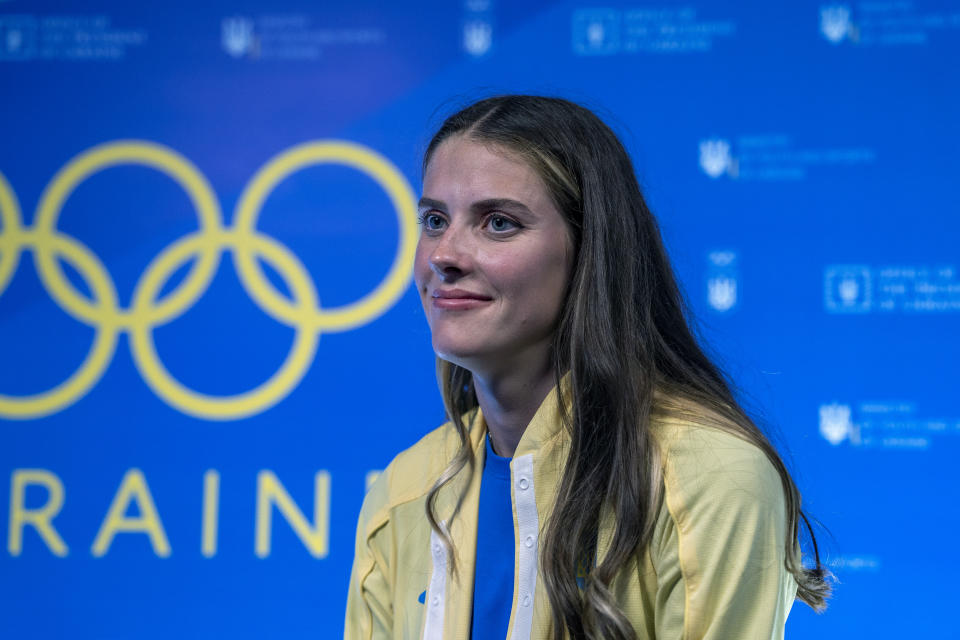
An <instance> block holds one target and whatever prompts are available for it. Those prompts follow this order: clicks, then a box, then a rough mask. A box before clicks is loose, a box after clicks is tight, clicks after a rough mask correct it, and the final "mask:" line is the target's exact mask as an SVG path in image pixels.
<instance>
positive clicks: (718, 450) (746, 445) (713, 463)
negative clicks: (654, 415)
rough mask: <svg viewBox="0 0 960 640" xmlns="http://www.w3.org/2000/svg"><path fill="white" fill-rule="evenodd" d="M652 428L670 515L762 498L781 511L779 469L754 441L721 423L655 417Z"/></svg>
mask: <svg viewBox="0 0 960 640" xmlns="http://www.w3.org/2000/svg"><path fill="white" fill-rule="evenodd" d="M654 434H655V438H656V440H657V442H658V444H659V446H660V450H661V460H662V463H663V473H664V480H665V484H666V491H667V495H666V498H667V501H668V503H669V504H670V506H671V509H670V510H671V512H673V515H674V517H676V518H679V519H682V518H683V516H684V515H685V514H684V513H683V512H687V513H689V512H690V511H693V510H698V509H697V508H698V507H702V506H705V505H708V504H726V505H728V506H733V505H740V504H743V503H747V504H761V505H765V506H766V507H767V508H768V509H769V510H771V511H773V512H780V513H782V512H783V509H784V489H783V484H782V481H781V478H780V474H779V473H778V472H777V470H776V468H775V467H774V465H773V463H772V462H771V461H770V459H769V458H767V455H766V454H765V453H764V452H763V450H762V449H760V447H758V446H757V445H755V444H753V443H751V442H749V441H747V440H746V439H744V438H741V437H739V436H737V435H735V434H733V433H731V432H729V431H726V430H724V429H723V428H722V427H721V426H712V425H701V424H697V423H694V422H689V421H683V420H665V421H660V422H659V423H658V424H657V426H656V428H655V429H654Z"/></svg>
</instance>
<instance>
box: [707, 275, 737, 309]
mask: <svg viewBox="0 0 960 640" xmlns="http://www.w3.org/2000/svg"><path fill="white" fill-rule="evenodd" d="M707 300H709V302H710V306H711V307H713V308H714V309H716V310H717V311H729V310H730V309H732V308H733V305H735V304H736V303H737V281H736V280H734V279H733V278H710V279H709V280H707Z"/></svg>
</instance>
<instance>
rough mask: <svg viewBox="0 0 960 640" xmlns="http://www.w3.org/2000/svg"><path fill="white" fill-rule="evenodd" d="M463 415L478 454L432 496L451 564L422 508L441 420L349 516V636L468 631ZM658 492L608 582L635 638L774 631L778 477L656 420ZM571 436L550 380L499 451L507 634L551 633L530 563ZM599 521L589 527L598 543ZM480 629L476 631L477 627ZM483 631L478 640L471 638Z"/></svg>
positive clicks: (733, 442)
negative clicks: (649, 531)
mask: <svg viewBox="0 0 960 640" xmlns="http://www.w3.org/2000/svg"><path fill="white" fill-rule="evenodd" d="M480 418H481V419H479V420H475V421H474V423H473V424H474V425H477V426H475V427H474V428H472V429H471V434H470V437H471V441H472V443H473V447H474V454H475V456H476V457H477V463H478V464H477V465H476V467H475V468H474V472H473V474H472V475H471V474H470V473H469V467H467V468H465V469H464V470H463V471H461V472H460V473H459V474H458V475H457V476H456V477H455V478H454V479H453V480H452V481H451V482H449V483H448V484H447V485H446V486H445V487H444V488H443V489H442V490H441V491H440V493H439V496H438V501H437V505H438V511H437V513H438V515H439V516H440V517H442V518H445V519H446V518H449V517H450V515H451V513H452V510H453V508H454V505H455V504H456V502H457V498H458V496H460V495H461V493H462V494H463V495H464V499H463V503H462V505H461V507H460V512H459V514H458V515H457V516H456V517H455V518H453V519H452V522H451V524H450V532H451V536H452V538H453V541H454V545H455V553H456V556H457V563H456V565H457V574H456V575H450V573H449V572H448V570H447V555H446V551H445V549H444V547H443V545H442V544H440V540H439V538H438V537H437V535H436V534H435V533H433V532H432V530H431V528H430V525H429V523H428V522H427V518H426V516H425V515H424V503H425V501H426V495H427V492H428V491H429V490H430V487H431V486H432V485H433V483H434V482H435V480H436V479H437V477H439V475H440V474H441V473H442V471H443V470H444V469H445V468H446V466H447V464H448V462H449V461H450V459H451V458H452V457H453V455H454V453H455V452H456V449H457V444H458V438H457V436H456V433H455V432H454V429H453V428H452V427H451V426H450V425H449V424H446V425H444V426H442V427H440V428H439V429H436V430H434V431H432V432H431V433H429V434H428V435H427V436H425V437H424V438H423V439H422V440H420V442H418V443H417V444H415V445H414V446H412V447H411V448H409V449H407V450H406V451H404V452H403V453H401V454H400V455H398V456H397V457H396V458H395V459H394V460H393V462H391V463H390V465H389V466H388V467H387V469H386V470H385V471H384V472H383V473H382V474H381V475H380V477H379V478H378V479H377V481H376V482H375V483H374V484H373V486H372V487H371V488H370V491H369V492H368V494H367V497H366V498H365V500H364V503H363V509H362V510H361V513H360V520H359V524H358V526H357V542H356V552H355V556H354V563H353V572H352V575H351V578H350V592H349V595H348V599H347V613H346V627H345V630H344V637H345V638H347V639H348V640H355V639H362V640H372V639H377V640H380V639H385V638H393V639H397V640H398V639H401V638H411V639H412V638H424V639H426V640H436V639H439V638H446V639H464V640H466V639H467V638H469V636H470V624H471V612H472V606H473V603H472V599H473V576H474V560H475V556H476V536H477V524H476V518H477V509H478V504H479V495H480V478H481V471H482V468H483V464H482V461H483V456H484V454H485V446H484V440H483V438H484V435H485V434H486V426H485V423H484V422H483V420H482V416H480ZM653 433H654V436H655V438H656V439H657V442H658V443H659V445H660V448H661V451H662V458H663V465H664V485H665V486H664V495H665V500H664V501H663V506H662V508H661V509H660V512H659V514H658V517H657V523H656V530H655V532H654V535H653V538H652V540H651V542H650V544H649V546H648V548H647V549H646V551H645V552H644V553H643V554H642V555H641V556H640V558H638V559H637V560H634V561H632V562H631V563H630V565H629V566H626V567H624V568H623V569H622V570H621V571H620V573H619V574H618V577H617V578H616V579H615V580H614V584H613V585H612V589H613V592H614V593H615V594H616V596H617V601H618V603H619V605H620V607H621V608H622V610H623V611H624V613H625V614H626V616H627V617H628V618H629V620H630V621H631V622H632V623H633V626H634V628H635V629H636V631H637V636H638V637H639V638H650V639H653V638H656V639H657V640H674V639H677V640H679V639H683V640H694V639H700V638H703V639H710V640H734V639H736V640H741V639H742V640H753V639H759V638H763V639H764V640H767V639H770V638H782V637H783V628H784V624H785V622H786V619H787V614H788V613H789V611H790V606H791V604H792V603H793V600H794V598H795V596H796V590H797V584H796V582H795V581H794V579H793V576H792V575H791V574H790V573H789V572H788V571H786V569H785V566H784V541H785V540H786V517H785V508H784V499H783V490H782V488H781V483H780V477H779V475H778V474H777V472H776V471H775V470H774V468H773V466H772V465H771V464H770V462H769V461H768V460H767V459H766V457H765V456H764V454H763V453H762V452H761V451H760V450H759V449H757V448H756V447H754V446H753V445H751V444H749V443H747V442H744V441H742V440H740V439H738V438H736V437H735V436H732V435H729V434H727V433H724V432H722V431H720V430H718V429H715V428H709V427H704V426H697V425H693V424H690V423H686V422H683V421H680V420H658V421H657V422H655V423H654V424H653ZM568 445H569V438H568V437H567V435H566V433H565V431H564V430H563V428H562V427H561V424H560V419H559V411H558V405H557V399H556V389H554V390H553V391H552V392H551V393H550V394H549V395H548V396H547V398H546V399H545V400H544V402H543V404H542V405H541V406H540V408H539V409H538V410H537V413H536V415H535V416H534V418H533V420H532V421H531V422H530V425H529V426H528V427H527V429H526V431H525V432H524V434H523V438H522V439H521V440H520V443H519V445H518V447H517V450H516V453H515V454H514V458H513V462H512V463H511V470H512V480H513V488H512V499H513V513H514V531H515V544H514V546H515V550H516V551H515V557H514V558H515V559H514V562H515V569H514V576H515V577H514V597H513V608H512V611H511V614H510V627H509V631H508V634H507V637H508V638H510V639H511V640H521V639H527V638H552V625H551V620H550V608H549V600H548V597H547V594H546V590H545V588H544V586H543V583H542V580H540V579H539V576H538V575H537V560H538V548H539V545H538V538H539V534H540V532H541V527H542V526H543V524H544V523H545V522H547V519H548V517H549V514H550V510H551V507H552V501H553V497H554V496H553V493H554V489H555V486H556V484H557V482H558V481H559V477H560V473H561V470H562V464H563V461H564V460H565V457H566V447H567V446H568ZM610 535H611V531H610V528H609V526H606V525H602V526H601V530H600V549H599V553H600V554H601V557H602V553H603V551H604V549H605V547H604V541H605V537H606V539H608V538H609V536H610ZM475 640H481V639H475ZM482 640H486V639H482Z"/></svg>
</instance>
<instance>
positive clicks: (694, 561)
mask: <svg viewBox="0 0 960 640" xmlns="http://www.w3.org/2000/svg"><path fill="white" fill-rule="evenodd" d="M664 481H665V500H666V506H667V510H668V512H669V516H670V520H669V521H668V522H667V523H666V527H665V534H664V536H663V538H662V543H661V544H660V545H659V547H660V548H659V549H658V550H657V558H656V560H655V562H656V563H657V565H658V566H657V577H658V593H657V598H656V613H655V616H656V631H657V638H658V640H681V639H682V640H701V639H702V640H725V639H728V638H738V639H743V640H753V639H761V638H762V639H763V640H769V639H782V638H783V632H784V624H785V622H786V618H787V614H788V613H789V611H790V606H791V604H792V602H793V599H794V597H795V595H796V582H795V581H794V579H793V576H792V575H791V574H790V573H789V572H788V571H787V570H786V566H785V553H786V552H785V543H786V513H785V502H784V495H783V488H782V485H781V481H780V476H779V474H778V473H777V472H776V470H775V469H774V467H773V465H772V464H771V463H770V461H769V460H767V458H766V456H765V455H764V454H763V452H762V451H760V450H759V449H758V448H756V447H755V446H753V445H751V444H749V443H746V442H744V441H741V440H739V439H738V438H736V437H734V436H731V435H729V434H726V433H723V432H721V431H719V430H716V429H699V428H690V429H687V430H684V432H683V433H682V436H681V437H680V438H679V439H678V440H676V441H674V443H673V444H672V445H671V446H670V447H668V449H667V456H666V458H665V463H664Z"/></svg>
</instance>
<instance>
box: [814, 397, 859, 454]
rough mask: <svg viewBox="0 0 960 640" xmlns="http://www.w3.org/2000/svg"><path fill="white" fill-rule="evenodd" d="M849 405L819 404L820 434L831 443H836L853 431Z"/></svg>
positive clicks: (850, 435) (850, 434) (851, 434)
mask: <svg viewBox="0 0 960 640" xmlns="http://www.w3.org/2000/svg"><path fill="white" fill-rule="evenodd" d="M850 414H851V412H850V406H849V405H845V404H838V403H836V402H834V403H832V404H822V405H820V435H822V436H823V437H824V438H826V440H827V442H829V443H830V444H832V445H838V444H840V443H841V442H843V441H844V440H845V439H846V438H848V437H852V436H853V433H854V426H853V420H851V417H850Z"/></svg>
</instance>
